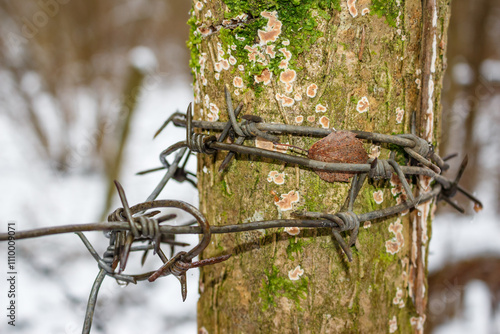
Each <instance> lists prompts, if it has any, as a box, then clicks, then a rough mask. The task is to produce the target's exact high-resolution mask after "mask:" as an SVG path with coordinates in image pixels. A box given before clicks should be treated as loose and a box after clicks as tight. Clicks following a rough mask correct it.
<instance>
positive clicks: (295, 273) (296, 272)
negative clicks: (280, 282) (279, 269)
mask: <svg viewBox="0 0 500 334" xmlns="http://www.w3.org/2000/svg"><path fill="white" fill-rule="evenodd" d="M302 275H304V269H302V268H300V266H297V267H295V268H294V269H292V270H290V271H289V272H288V278H290V280H292V281H297V280H299V279H300V276H302Z"/></svg>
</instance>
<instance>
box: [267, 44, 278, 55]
mask: <svg viewBox="0 0 500 334" xmlns="http://www.w3.org/2000/svg"><path fill="white" fill-rule="evenodd" d="M274 47H275V46H274V45H267V46H266V53H267V54H268V55H269V56H270V57H271V58H274V57H276V51H274Z"/></svg>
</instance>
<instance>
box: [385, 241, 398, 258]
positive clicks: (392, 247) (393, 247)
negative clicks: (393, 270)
mask: <svg viewBox="0 0 500 334" xmlns="http://www.w3.org/2000/svg"><path fill="white" fill-rule="evenodd" d="M385 250H386V252H387V253H390V254H392V255H394V254H396V253H397V252H399V245H398V243H397V242H396V241H394V240H387V241H386V242H385Z"/></svg>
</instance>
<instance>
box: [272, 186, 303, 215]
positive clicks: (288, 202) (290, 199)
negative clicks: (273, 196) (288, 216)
mask: <svg viewBox="0 0 500 334" xmlns="http://www.w3.org/2000/svg"><path fill="white" fill-rule="evenodd" d="M299 200H300V196H299V192H298V191H295V190H291V191H290V192H288V194H281V199H280V200H279V201H278V202H274V204H276V206H277V207H278V208H279V209H280V210H281V211H288V210H292V208H293V203H297V202H298V201H299Z"/></svg>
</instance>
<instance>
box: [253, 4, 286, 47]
mask: <svg viewBox="0 0 500 334" xmlns="http://www.w3.org/2000/svg"><path fill="white" fill-rule="evenodd" d="M260 15H261V16H262V17H264V18H266V19H268V21H267V25H266V27H265V28H264V30H260V29H259V30H258V31H257V34H258V35H259V39H260V44H261V45H264V44H267V43H270V42H271V43H273V42H276V40H277V39H278V36H279V35H280V34H281V26H282V23H281V21H280V20H278V13H277V12H276V11H274V12H261V13H260Z"/></svg>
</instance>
